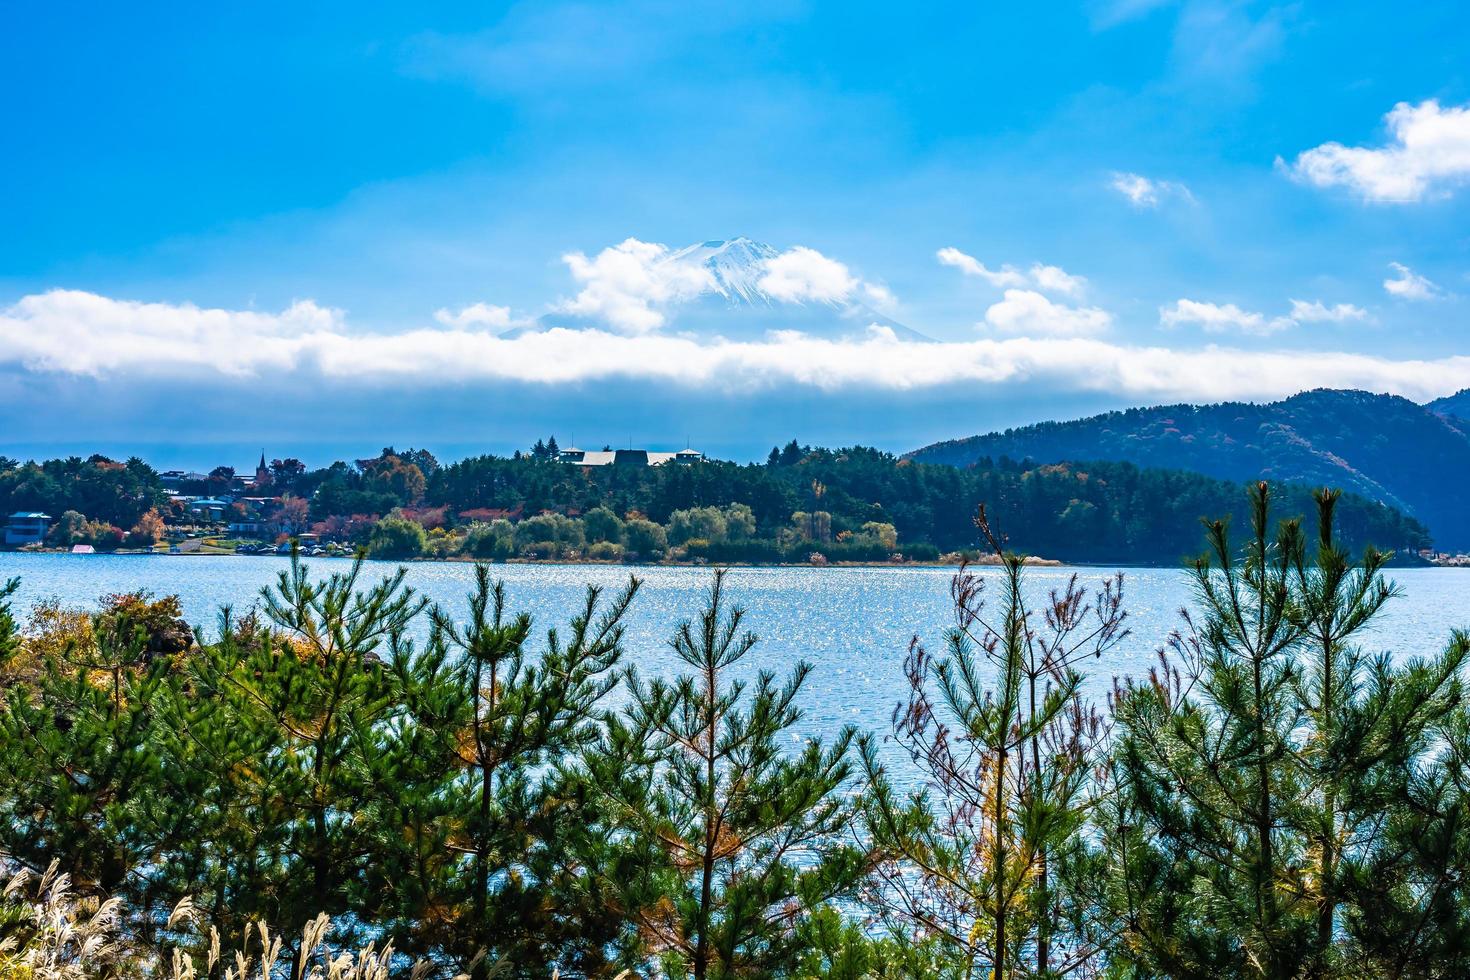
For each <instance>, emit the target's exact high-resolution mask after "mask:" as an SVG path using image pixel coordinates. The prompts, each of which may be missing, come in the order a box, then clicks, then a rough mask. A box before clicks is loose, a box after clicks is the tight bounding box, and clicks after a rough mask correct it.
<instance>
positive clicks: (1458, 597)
mask: <svg viewBox="0 0 1470 980" xmlns="http://www.w3.org/2000/svg"><path fill="white" fill-rule="evenodd" d="M288 564H289V562H288V561H287V560H286V559H284V558H274V557H245V556H213V557H199V558H190V557H178V556H172V557H171V556H162V555H158V556H153V555H68V554H18V553H13V552H12V553H4V554H0V579H3V578H9V577H11V576H19V577H20V579H21V588H20V591H19V593H18V595H17V599H16V602H15V609H16V612H17V616H18V618H20V619H22V620H23V619H24V616H25V614H26V612H27V610H28V609H29V608H30V606H31V605H32V604H33V603H34V602H36V601H37V600H39V599H43V598H49V597H56V598H58V599H60V600H61V601H62V602H64V603H66V604H69V605H78V606H81V605H88V606H90V605H93V604H95V601H96V599H97V597H99V596H101V595H104V594H107V593H111V592H123V591H131V590H135V589H147V590H149V591H151V592H153V593H154V594H155V595H167V594H175V595H177V596H178V597H179V599H180V601H181V602H182V604H183V608H184V613H185V615H186V616H187V617H188V619H189V621H190V622H192V623H195V624H199V625H202V626H204V627H205V629H206V630H209V629H210V628H211V627H212V626H213V623H214V621H215V617H216V613H217V610H218V608H219V606H220V605H222V604H225V603H230V604H232V605H234V606H235V608H236V609H237V610H238V611H243V610H244V609H245V608H247V607H248V606H249V605H251V604H252V602H253V601H254V599H255V597H256V596H257V595H258V593H259V590H260V589H261V587H263V586H266V585H269V584H271V583H272V582H273V581H274V580H275V577H276V575H277V574H278V573H279V572H280V571H281V570H282V569H284V568H286V567H287V566H288ZM307 564H308V566H309V567H310V568H312V569H313V570H315V571H316V572H317V573H318V574H321V575H326V574H328V573H330V572H333V571H343V570H346V569H347V568H348V563H347V562H346V561H344V560H341V559H317V560H314V561H308V562H307ZM395 567H396V566H395V565H394V564H393V563H391V562H369V563H367V566H366V573H367V574H366V577H365V579H366V580H369V581H371V580H375V579H376V578H377V577H378V576H381V575H384V574H388V573H391V572H392V571H393V570H394V568H395ZM408 569H409V571H408V582H409V584H411V585H412V586H413V587H414V588H415V589H417V590H419V591H420V592H421V593H422V594H423V595H425V596H427V597H428V598H429V599H430V600H432V601H434V602H436V603H440V604H442V605H443V606H445V607H446V608H447V609H448V610H449V611H450V612H451V613H455V614H458V615H463V613H464V610H465V601H464V597H465V593H466V592H467V591H468V590H469V589H470V588H471V586H472V583H473V566H471V565H469V564H467V563H459V562H414V563H411V564H410V565H409V566H408ZM1074 571H1075V572H1077V573H1078V574H1079V575H1080V576H1081V577H1082V581H1083V582H1084V583H1089V584H1091V583H1095V582H1096V581H1098V580H1099V579H1101V578H1102V577H1103V576H1104V575H1106V574H1107V573H1108V571H1109V570H1108V569H1104V568H1079V569H1072V568H1064V567H1054V566H1038V567H1035V568H1031V569H1029V570H1028V573H1027V574H1028V578H1029V581H1030V584H1031V586H1032V587H1033V588H1034V589H1035V590H1036V591H1037V594H1038V595H1044V593H1045V591H1046V590H1049V589H1052V588H1059V587H1061V586H1062V585H1064V584H1065V582H1066V579H1067V578H1068V577H1069V576H1070V575H1071V574H1073V572H1074ZM1123 571H1124V575H1125V591H1124V596H1125V606H1126V608H1127V610H1128V613H1129V625H1130V627H1131V629H1132V631H1133V632H1132V635H1131V636H1130V637H1129V638H1128V639H1127V640H1126V641H1125V642H1124V643H1123V644H1122V645H1121V646H1120V647H1119V648H1118V649H1116V650H1115V651H1114V652H1113V653H1112V654H1111V655H1110V656H1109V657H1107V658H1105V659H1104V660H1103V661H1100V662H1091V663H1088V664H1084V665H1083V669H1084V670H1085V671H1086V672H1087V673H1088V675H1089V679H1088V691H1089V693H1090V694H1091V695H1092V696H1094V697H1097V698H1102V697H1104V696H1105V695H1106V692H1107V690H1108V689H1110V688H1111V686H1112V679H1113V677H1114V676H1127V675H1133V676H1141V675H1143V674H1144V673H1146V672H1147V670H1148V668H1149V666H1150V665H1151V664H1152V663H1153V662H1154V657H1155V652H1156V651H1157V650H1158V648H1159V646H1160V645H1161V644H1162V643H1163V641H1164V639H1165V638H1166V637H1167V635H1168V633H1169V631H1170V630H1171V629H1173V628H1174V627H1175V626H1176V625H1177V623H1178V621H1179V618H1178V610H1179V608H1180V606H1181V605H1184V604H1186V603H1188V602H1189V601H1190V587H1189V581H1188V579H1187V577H1186V575H1185V573H1184V572H1182V571H1180V570H1175V569H1160V568H1128V569H1123ZM630 572H631V573H633V574H636V575H638V576H639V578H641V579H642V580H643V589H642V591H641V592H640V594H639V596H638V598H637V600H636V601H635V604H634V606H633V610H632V615H631V618H630V619H629V621H628V631H627V649H628V655H627V662H629V663H633V664H636V665H638V666H639V668H640V669H642V670H646V671H669V670H670V669H671V668H672V667H673V665H674V662H675V661H674V657H673V655H672V654H671V653H670V652H669V650H668V645H667V640H668V637H669V635H670V633H671V632H672V631H673V630H674V628H675V626H676V625H677V624H678V623H679V622H680V621H681V620H683V619H685V618H689V617H691V616H694V615H696V614H697V613H698V611H699V609H700V604H701V601H702V598H703V593H704V591H705V590H706V589H707V588H708V586H709V581H710V572H709V570H707V569H701V568H693V567H683V566H680V567H675V566H648V567H636V568H630V567H624V566H617V565H538V564H511V565H498V566H495V569H494V574H495V575H496V576H497V577H499V578H501V579H503V580H504V581H505V583H506V587H507V591H508V594H509V598H510V602H511V606H512V608H513V609H518V610H519V609H524V610H526V611H528V612H530V613H531V614H532V615H533V616H534V617H535V621H536V627H537V633H538V634H540V633H542V632H544V630H545V629H546V628H547V627H548V626H552V625H556V624H561V623H564V622H565V621H566V620H567V618H568V616H569V615H570V611H571V610H572V609H574V608H575V607H576V606H577V605H578V603H579V602H580V600H581V597H582V595H583V592H584V590H585V589H586V586H587V585H588V583H593V584H597V585H600V586H603V587H605V588H606V589H607V590H609V591H613V590H616V589H617V588H618V587H620V586H621V585H622V584H624V583H625V582H626V581H627V578H628V575H629V574H630ZM980 573H981V574H982V575H983V576H986V577H993V576H994V575H995V574H996V570H994V569H981V570H980ZM952 575H953V569H950V568H904V567H874V568H855V567H837V568H832V567H829V568H806V567H783V568H737V569H733V570H732V571H731V572H730V576H729V579H728V584H729V595H730V597H731V598H732V599H733V600H735V601H737V602H738V603H740V604H741V605H742V606H744V607H745V609H746V614H747V618H746V624H747V626H748V627H749V628H750V629H752V630H753V631H755V632H756V633H757V634H758V635H759V636H760V643H759V644H757V646H756V648H755V650H754V651H753V652H752V654H751V656H750V657H749V658H748V659H747V665H748V668H749V670H750V671H754V670H755V669H760V668H765V669H770V670H774V671H777V672H778V673H784V672H785V671H786V670H787V669H789V667H790V665H791V664H792V663H793V662H794V661H796V660H798V659H806V660H809V661H811V662H812V663H813V664H815V666H816V669H815V670H814V671H813V672H812V675H811V678H810V680H809V682H808V686H807V687H806V688H805V689H804V692H803V702H804V708H805V710H806V718H805V719H804V722H803V725H802V731H803V733H820V734H830V733H832V732H834V731H836V730H837V729H838V728H839V727H840V726H841V725H842V724H844V723H849V722H851V723H854V724H857V725H858V726H860V727H862V728H867V729H873V730H878V731H886V730H887V727H888V719H889V716H890V713H891V712H892V709H893V706H894V704H895V702H896V701H897V700H898V698H899V697H900V696H902V693H903V691H902V685H903V674H902V664H903V658H904V654H905V651H906V650H907V648H908V644H909V640H910V638H911V637H913V636H915V635H917V636H918V637H920V639H921V640H922V641H923V642H925V643H927V644H930V645H931V647H934V648H937V647H939V646H940V644H941V643H942V639H943V633H944V630H945V629H946V628H947V626H948V625H949V624H950V622H951V614H950V604H949V581H950V578H951V576H952ZM1393 578H1394V579H1395V580H1396V581H1397V582H1398V584H1399V585H1400V587H1401V588H1402V590H1403V593H1404V595H1403V596H1402V597H1401V598H1398V599H1396V600H1394V601H1393V602H1391V603H1390V605H1389V608H1388V610H1387V612H1386V613H1384V614H1383V615H1382V617H1381V619H1380V620H1379V622H1378V623H1377V624H1376V627H1375V631H1374V634H1373V637H1372V643H1373V646H1375V647H1376V648H1378V649H1385V650H1390V651H1392V652H1393V653H1394V654H1395V655H1398V656H1407V655H1412V654H1426V653H1431V652H1434V651H1437V650H1438V649H1440V648H1441V647H1442V646H1443V644H1444V642H1445V640H1446V639H1447V637H1448V635H1449V632H1450V630H1451V629H1453V628H1456V627H1462V626H1470V592H1467V590H1466V585H1467V584H1470V571H1466V570H1462V569H1451V568H1410V569H1399V570H1396V571H1395V572H1394V575H1393Z"/></svg>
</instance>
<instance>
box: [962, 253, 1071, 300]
mask: <svg viewBox="0 0 1470 980" xmlns="http://www.w3.org/2000/svg"><path fill="white" fill-rule="evenodd" d="M934 255H935V257H936V258H938V259H939V261H940V263H941V264H942V265H948V266H953V267H954V268H956V269H959V270H960V271H961V272H963V273H964V274H965V275H967V276H975V277H976V278H979V279H984V280H985V281H986V282H988V283H990V285H992V286H995V287H996V288H997V289H1018V288H1022V287H1026V286H1031V287H1034V288H1037V289H1043V290H1046V291H1047V292H1049V293H1062V294H1064V295H1067V296H1076V295H1078V294H1079V293H1081V292H1082V289H1083V287H1084V286H1086V285H1087V280H1086V279H1085V278H1084V277H1082V276H1074V275H1072V274H1070V273H1069V272H1067V271H1066V270H1065V269H1063V268H1062V267H1061V266H1056V265H1043V264H1042V263H1040V262H1036V263H1033V264H1032V266H1031V268H1030V269H1029V270H1026V271H1022V270H1021V269H1018V268H1016V267H1015V266H1013V265H1009V264H1007V265H1003V266H1001V267H1000V268H999V269H991V268H989V267H987V266H986V265H985V263H984V262H981V261H980V260H979V259H977V258H975V257H974V256H973V255H966V254H965V253H964V252H961V251H960V250H959V249H957V248H953V247H949V246H946V247H945V248H941V249H940V250H939V251H937V252H935V253H934Z"/></svg>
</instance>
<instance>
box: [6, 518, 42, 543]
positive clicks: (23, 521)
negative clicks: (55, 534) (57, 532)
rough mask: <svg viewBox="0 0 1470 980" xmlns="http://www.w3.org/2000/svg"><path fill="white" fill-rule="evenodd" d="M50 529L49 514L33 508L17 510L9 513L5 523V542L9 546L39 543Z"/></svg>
mask: <svg viewBox="0 0 1470 980" xmlns="http://www.w3.org/2000/svg"><path fill="white" fill-rule="evenodd" d="M49 530H51V515H50V514H43V513H41V512H40V511H35V510H23V511H18V512H16V513H14V514H11V515H10V522H9V523H8V524H6V525H5V543H6V545H8V546H10V547H15V548H18V547H21V546H23V545H28V544H40V543H41V542H42V541H43V540H45V538H46V532H47V531H49Z"/></svg>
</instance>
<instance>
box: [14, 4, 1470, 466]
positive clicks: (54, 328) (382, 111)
mask: <svg viewBox="0 0 1470 980" xmlns="http://www.w3.org/2000/svg"><path fill="white" fill-rule="evenodd" d="M911 6H912V7H914V8H916V9H911V7H910V6H904V5H894V4H869V3H862V2H848V3H842V4H836V3H830V4H814V3H798V2H770V3H767V2H759V0H757V2H749V3H742V4H738V5H733V4H699V3H690V2H684V3H634V4H612V3H599V4H564V3H554V2H552V3H539V4H513V5H492V4H485V5H478V4H477V5H467V4H433V3H420V4H413V5H405V4H373V3H363V2H357V3H352V4H335V3H318V4H311V5H301V4H272V3H255V4H248V5H245V4H238V5H199V4H168V3H159V4H150V5H146V7H141V8H140V7H128V8H123V7H119V6H118V5H112V4H66V5H60V4H40V3H16V4H10V5H7V6H6V7H5V8H4V11H3V12H0V104H3V106H4V110H5V119H6V122H7V125H6V126H4V127H3V128H0V159H3V160H4V166H3V167H0V213H3V214H4V216H5V218H4V223H3V226H0V227H3V228H4V231H5V234H3V235H0V419H3V420H4V422H5V423H6V424H5V431H6V432H7V434H8V435H7V439H10V440H12V443H11V446H10V447H5V448H3V449H0V451H5V452H9V453H11V454H19V455H29V454H32V453H45V452H49V451H54V450H59V449H66V450H69V451H90V450H91V449H92V448H94V447H96V448H104V449H108V450H110V451H126V450H128V449H132V448H137V449H140V450H142V451H145V452H148V453H149V454H150V455H152V456H154V457H155V458H158V459H159V460H160V461H161V462H165V463H171V462H180V463H192V462H200V463H203V462H208V461H209V459H211V458H213V455H214V454H219V453H224V454H228V453H231V452H236V453H245V452H247V451H248V449H247V447H252V446H254V447H258V445H259V444H261V443H266V444H267V445H268V446H270V447H279V452H280V453H287V452H296V453H297V454H299V455H304V456H307V457H309V458H311V459H313V461H317V460H325V459H326V458H327V457H330V456H334V455H342V454H348V453H361V452H367V451H371V450H374V449H376V448H378V447H379V446H380V445H382V444H384V443H387V442H396V443H400V444H409V443H412V444H415V445H428V446H430V447H431V448H435V449H437V450H439V451H440V452H441V453H442V454H444V455H451V456H452V455H460V454H463V453H466V452H475V451H484V450H495V451H505V450H507V449H509V448H511V447H513V446H516V445H523V444H525V443H527V442H530V441H533V440H534V438H535V437H536V436H539V435H542V434H544V433H547V432H557V433H559V434H566V433H572V432H575V433H576V436H577V439H578V441H579V442H585V443H588V444H589V445H591V444H593V443H597V444H602V443H615V442H620V441H626V440H628V439H632V440H634V441H635V442H639V443H647V444H651V445H672V444H682V443H683V442H684V441H685V440H686V439H691V440H693V441H695V442H696V443H698V444H699V445H701V446H704V447H706V448H708V449H709V450H711V451H714V452H719V453H722V454H726V455H733V456H737V457H746V456H751V455H756V454H760V453H763V451H764V448H766V447H769V445H770V444H771V443H773V442H776V441H783V442H784V441H785V440H786V439H789V438H791V437H793V436H795V437H799V438H801V439H802V440H803V441H807V442H815V443H837V442H853V441H861V442H866V443H876V444H879V445H882V446H884V447H885V448H891V449H899V450H901V449H907V448H913V447H914V446H917V445H919V444H922V443H924V442H927V441H931V440H932V439H937V438H944V437H949V436H957V435H964V434H969V433H972V432H975V431H981V430H984V429H988V428H991V427H994V426H1004V425H1011V424H1018V423H1023V422H1027V421H1032V420H1036V419H1041V418H1052V417H1062V416H1068V415H1074V414H1078V413H1082V412H1090V411H1095V410H1100V409H1103V408H1109V407H1117V406H1122V405H1129V404H1139V403H1147V402H1158V401H1173V400H1201V401H1212V400H1218V399H1220V398H1229V397H1241V398H1252V399H1259V398H1267V397H1275V396H1278V395H1281V394H1286V393H1289V392H1290V391H1291V390H1295V389H1296V388H1299V387H1305V386H1311V385H1316V384H1331V385H1343V386H1347V385H1351V386H1357V387H1367V388H1372V389H1374V390H1389V391H1396V392H1399V393H1402V394H1405V395H1407V396H1409V397H1413V398H1416V399H1420V400H1422V399H1427V398H1430V397H1435V396H1437V395H1440V394H1447V393H1449V392H1450V391H1453V390H1456V389H1457V388H1460V387H1465V386H1470V359H1467V358H1464V357H1462V354H1463V353H1465V352H1464V346H1465V345H1464V341H1463V337H1464V331H1465V316H1466V312H1467V309H1470V304H1467V301H1466V299H1465V298H1464V297H1465V296H1466V295H1470V234H1467V232H1466V230H1465V229H1466V228H1470V221H1467V219H1470V79H1467V78H1466V76H1465V68H1464V65H1465V59H1464V52H1465V40H1464V39H1465V38H1466V37H1470V12H1466V11H1465V10H1464V9H1463V8H1462V7H1461V5H1458V4H1454V3H1420V4H1415V5H1413V6H1412V8H1409V7H1406V6H1405V5H1402V4H1387V3H1352V2H1338V3H1333V4H1327V3H1325V2H1299V3H1290V4H1273V3H1251V2H1229V0H1177V2H1167V0H1112V2H1104V0H1098V2H1084V3H1080V4H1079V3H1036V4H1029V5H1022V4H1010V5H1000V4H985V3H972V4H953V5H952V4H934V5H911ZM733 236H749V237H751V238H753V239H756V240H759V241H762V242H767V243H770V245H771V246H773V248H774V249H776V250H777V251H778V252H780V253H781V255H782V256H783V260H782V261H784V262H785V263H786V264H785V265H784V266H782V267H781V269H784V270H785V271H784V272H783V273H782V275H783V276H784V278H780V277H778V280H772V282H777V281H779V282H783V283H785V284H786V287H787V288H786V292H784V293H779V296H778V300H779V302H778V305H779V303H785V302H789V303H790V304H796V305H801V304H805V305H815V306H818V307H820V308H822V309H828V308H831V309H837V310H840V311H841V312H842V313H843V314H844V316H846V317H847V319H846V321H845V322H848V323H851V324H853V325H854V331H853V332H852V333H850V334H848V335H843V336H826V337H822V338H815V337H812V338H805V339H803V338H800V337H797V336H795V335H793V334H792V333H790V332H789V331H788V332H780V333H772V334H770V335H768V336H767V337H764V338H761V337H756V338H746V339H745V340H743V341H741V342H738V343H734V342H731V341H729V340H721V339H719V338H720V336H721V327H720V324H719V322H718V317H717V316H715V317H714V318H713V319H709V318H706V316H705V314H706V313H707V312H708V310H709V304H708V303H707V302H704V300H708V299H709V298H710V297H709V296H708V295H704V294H707V293H708V290H706V289H704V288H703V287H702V286H701V283H700V282H699V281H689V280H685V279H678V278H671V275H672V273H671V272H670V269H672V268H674V267H673V266H672V265H670V264H669V263H667V262H665V261H664V259H666V258H667V255H668V252H661V251H659V250H658V249H657V248H656V247H655V246H659V245H661V246H666V247H667V248H668V249H677V248H679V247H682V246H685V245H689V244H690V243H695V242H700V241H703V240H706V239H712V238H719V239H723V238H730V237H733ZM629 240H633V242H634V243H635V244H634V245H632V246H627V247H624V243H627V242H628V241H629ZM941 254H942V255H943V256H945V258H941ZM778 271H780V270H778ZM778 292H779V291H778ZM1293 301H1295V302H1293ZM859 305H860V308H861V310H863V311H866V310H877V312H879V313H881V314H882V316H884V317H887V318H889V319H891V320H892V321H896V322H898V323H901V324H903V325H905V326H907V327H910V328H912V329H913V330H915V331H918V332H919V333H921V334H923V335H925V336H927V337H929V338H932V340H933V342H932V343H919V344H908V343H907V342H904V341H895V340H893V339H891V338H889V337H885V336H883V335H882V334H881V333H879V334H874V333H872V332H871V331H869V332H866V333H865V332H864V331H863V327H864V323H863V322H862V319H863V318H862V316H861V315H860V314H859V313H854V312H853V311H854V310H857V309H859ZM696 311H698V313H697V314H696ZM436 314H438V315H437V316H436ZM854 316H856V317H857V319H853V317H854ZM777 320H780V317H775V318H773V324H775V321H777ZM650 324H652V325H651V326H650ZM775 325H776V326H778V327H779V324H775Z"/></svg>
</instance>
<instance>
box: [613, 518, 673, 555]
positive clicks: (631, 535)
mask: <svg viewBox="0 0 1470 980" xmlns="http://www.w3.org/2000/svg"><path fill="white" fill-rule="evenodd" d="M623 533H624V537H625V539H626V540H627V544H628V550H629V551H630V552H633V553H634V554H636V555H638V556H640V557H643V558H657V557H658V556H659V555H662V554H663V553H664V552H665V551H666V550H667V549H668V546H669V542H668V536H667V535H665V533H664V529H663V528H662V527H661V526H660V525H658V524H655V523H653V521H648V520H644V519H643V518H636V519H634V520H631V521H629V522H628V523H627V525H626V526H625V527H624V529H623Z"/></svg>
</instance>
